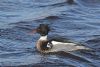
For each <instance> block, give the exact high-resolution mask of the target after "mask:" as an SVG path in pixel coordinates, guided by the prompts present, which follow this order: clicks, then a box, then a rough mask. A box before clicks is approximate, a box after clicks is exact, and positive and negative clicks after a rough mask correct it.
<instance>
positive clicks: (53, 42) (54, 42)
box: [52, 41, 76, 46]
mask: <svg viewBox="0 0 100 67" xmlns="http://www.w3.org/2000/svg"><path fill="white" fill-rule="evenodd" d="M52 44H53V45H57V44H66V45H73V46H75V45H76V44H75V43H63V42H58V41H52Z"/></svg>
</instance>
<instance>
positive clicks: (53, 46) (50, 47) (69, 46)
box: [32, 24, 90, 53]
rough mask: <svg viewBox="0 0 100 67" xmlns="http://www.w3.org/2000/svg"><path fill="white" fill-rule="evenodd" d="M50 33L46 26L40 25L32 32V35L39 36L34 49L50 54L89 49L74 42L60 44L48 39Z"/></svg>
mask: <svg viewBox="0 0 100 67" xmlns="http://www.w3.org/2000/svg"><path fill="white" fill-rule="evenodd" d="M50 31H51V29H50V26H49V25H48V24H40V25H39V26H38V27H37V28H36V29H33V30H32V33H38V34H40V38H39V39H38V40H37V43H36V48H37V50H38V51H39V52H42V53H51V52H60V51H63V52H72V51H76V50H89V49H90V48H88V47H85V46H83V45H79V44H77V43H74V42H70V41H68V42H61V41H60V40H57V39H54V38H52V39H50V40H49V39H48V33H49V32H50Z"/></svg>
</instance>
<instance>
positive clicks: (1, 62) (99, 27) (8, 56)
mask: <svg viewBox="0 0 100 67" xmlns="http://www.w3.org/2000/svg"><path fill="white" fill-rule="evenodd" d="M40 23H47V24H50V26H51V28H52V29H53V31H51V32H50V33H49V36H51V35H56V36H60V37H65V38H68V39H70V40H72V41H74V42H79V43H82V44H83V45H85V46H87V47H89V48H91V49H93V51H75V52H73V55H70V54H64V55H63V53H61V54H59V53H57V54H47V55H43V54H41V53H39V52H37V49H36V47H35V43H36V41H37V39H38V38H39V35H38V34H34V35H30V31H31V30H32V29H33V28H36V27H37V26H38V25H39V24H40ZM99 45H100V0H75V3H73V4H68V3H67V2H66V0H0V66H2V67H4V66H12V67H13V66H17V67H18V66H19V67H21V66H25V67H32V66H34V67H99V66H100V46H99ZM76 55H77V56H76Z"/></svg>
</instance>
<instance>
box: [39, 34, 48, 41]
mask: <svg viewBox="0 0 100 67" xmlns="http://www.w3.org/2000/svg"><path fill="white" fill-rule="evenodd" d="M39 40H47V35H46V36H41V37H40V39H39Z"/></svg>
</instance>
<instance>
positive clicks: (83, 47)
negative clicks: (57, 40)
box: [76, 46, 91, 50]
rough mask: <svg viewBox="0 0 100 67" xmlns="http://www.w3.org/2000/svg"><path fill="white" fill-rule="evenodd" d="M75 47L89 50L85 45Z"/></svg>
mask: <svg viewBox="0 0 100 67" xmlns="http://www.w3.org/2000/svg"><path fill="white" fill-rule="evenodd" d="M76 49H83V50H91V49H90V48H88V47H85V46H76Z"/></svg>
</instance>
